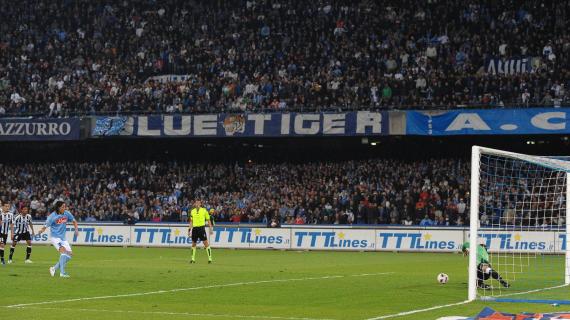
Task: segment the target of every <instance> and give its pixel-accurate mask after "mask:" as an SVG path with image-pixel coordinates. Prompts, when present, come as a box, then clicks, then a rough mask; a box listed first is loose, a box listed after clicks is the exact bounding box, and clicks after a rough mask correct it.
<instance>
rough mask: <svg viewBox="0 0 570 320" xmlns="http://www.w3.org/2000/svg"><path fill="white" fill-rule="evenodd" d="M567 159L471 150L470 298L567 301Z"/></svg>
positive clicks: (569, 168) (569, 259)
mask: <svg viewBox="0 0 570 320" xmlns="http://www.w3.org/2000/svg"><path fill="white" fill-rule="evenodd" d="M567 160H568V159H564V158H553V157H543V156H530V155H524V154H518V153H513V152H506V151H501V150H495V149H489V148H483V147H477V146H474V147H473V149H472V167H471V206H470V210H471V212H470V232H469V245H468V248H469V300H474V299H477V298H479V299H487V300H495V301H507V302H518V301H522V302H539V303H566V302H567V303H569V304H570V301H568V300H570V291H569V287H568V285H569V284H570V253H569V243H570V233H569V232H570V230H569V229H570V228H568V225H569V221H568V219H567V215H568V212H569V211H570V205H569V202H570V201H568V198H570V189H569V187H568V180H570V179H569V178H568V177H569V172H570V162H569V161H567ZM481 246H482V247H481ZM484 251H487V255H488V257H485V252H484ZM486 258H487V259H486Z"/></svg>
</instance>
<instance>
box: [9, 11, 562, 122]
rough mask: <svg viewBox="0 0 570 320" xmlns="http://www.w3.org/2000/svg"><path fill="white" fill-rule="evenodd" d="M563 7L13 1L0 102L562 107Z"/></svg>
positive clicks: (101, 108) (75, 108)
mask: <svg viewBox="0 0 570 320" xmlns="http://www.w3.org/2000/svg"><path fill="white" fill-rule="evenodd" d="M569 15H570V1H569V0H562V1H551V2H550V1H546V2H544V1H535V0H525V1H516V2H513V1H505V0H500V1H497V0H493V1H490V0H485V1H461V0H453V1H439V0H428V1H412V0H397V1H395V0H392V1H382V2H378V1H348V0H334V1H332V0H331V1H323V0H318V1H291V0H267V1H264V0H248V1H237V0H230V1H228V0H223V1H222V0H217V1H197V0H193V1H190V0H164V1H156V0H142V1H128V0H122V1H121V0H119V1H110V0H100V1H91V0H77V1H71V0H53V1H39V2H36V1H31V0H24V1H12V2H10V3H5V4H3V5H2V6H0V16H1V17H2V19H1V21H0V31H1V32H0V114H2V115H5V116H7V115H12V116H14V115H16V116H17V115H36V116H50V117H62V116H69V115H84V114H115V113H174V112H185V113H186V112H191V113H200V112H249V111H256V112H257V111H260V112H269V111H273V112H279V111H326V110H352V109H359V110H365V109H411V108H414V109H423V108H454V107H458V106H459V107H460V106H468V107H469V106H495V107H501V106H511V105H516V106H535V105H543V106H560V105H564V104H568V103H569V100H570V98H569V97H570V93H569V90H568V86H569V85H570V68H569V67H570V35H569V34H568V30H570V19H568V18H567V17H568V16H569ZM172 75H176V77H173V76H172Z"/></svg>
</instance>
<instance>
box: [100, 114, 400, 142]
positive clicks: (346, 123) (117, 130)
mask: <svg viewBox="0 0 570 320" xmlns="http://www.w3.org/2000/svg"><path fill="white" fill-rule="evenodd" d="M388 132H389V126H388V113H387V112H369V111H358V112H344V113H252V114H206V115H168V116H167V115H162V116H138V117H98V118H96V121H95V125H94V127H93V128H92V130H91V134H92V135H93V136H119V135H120V136H132V137H294V136H358V135H387V134H388Z"/></svg>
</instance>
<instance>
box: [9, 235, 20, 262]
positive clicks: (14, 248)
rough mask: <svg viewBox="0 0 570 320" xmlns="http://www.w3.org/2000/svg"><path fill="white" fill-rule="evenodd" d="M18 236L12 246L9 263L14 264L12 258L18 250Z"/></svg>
mask: <svg viewBox="0 0 570 320" xmlns="http://www.w3.org/2000/svg"><path fill="white" fill-rule="evenodd" d="M18 241H19V239H18V236H15V237H14V240H13V241H12V245H11V246H10V255H9V256H8V263H12V256H14V250H16V245H17V244H18Z"/></svg>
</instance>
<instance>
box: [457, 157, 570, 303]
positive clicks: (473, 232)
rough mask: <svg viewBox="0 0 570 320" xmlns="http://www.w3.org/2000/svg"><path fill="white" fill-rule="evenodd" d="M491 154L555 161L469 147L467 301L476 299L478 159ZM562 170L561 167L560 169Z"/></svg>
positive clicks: (569, 267)
mask: <svg viewBox="0 0 570 320" xmlns="http://www.w3.org/2000/svg"><path fill="white" fill-rule="evenodd" d="M482 153H485V154H491V155H498V156H505V157H511V158H516V159H521V160H525V159H524V158H528V157H531V158H534V159H537V158H540V159H541V160H542V159H544V160H546V161H548V162H553V163H554V166H556V163H555V161H553V160H550V159H548V158H542V157H540V156H530V155H525V154H520V153H515V152H509V151H503V150H498V149H492V148H485V147H480V146H473V147H472V148H471V192H470V196H471V199H470V213H469V214H470V219H469V220H470V223H469V280H468V284H469V286H468V297H467V298H468V301H473V300H475V299H477V265H476V264H477V238H478V237H477V234H478V231H479V178H480V169H481V165H480V159H481V154H482ZM560 170H562V169H560ZM564 171H565V172H566V217H565V223H566V230H565V231H564V234H565V235H566V239H565V242H566V252H565V257H566V258H565V266H564V284H565V285H570V219H569V213H570V171H568V170H564Z"/></svg>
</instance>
